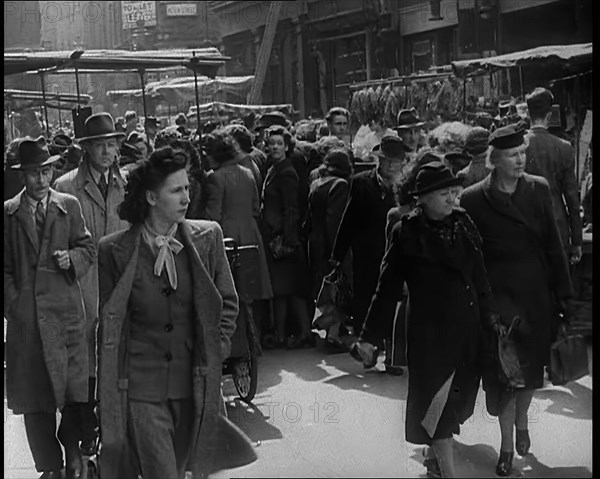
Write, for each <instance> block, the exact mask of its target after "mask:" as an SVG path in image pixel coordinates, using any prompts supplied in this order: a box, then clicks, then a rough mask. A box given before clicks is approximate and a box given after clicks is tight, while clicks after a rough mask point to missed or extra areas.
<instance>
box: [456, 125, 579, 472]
mask: <svg viewBox="0 0 600 479" xmlns="http://www.w3.org/2000/svg"><path fill="white" fill-rule="evenodd" d="M489 143H490V149H489V153H488V164H489V166H490V167H491V168H493V171H492V173H491V174H490V175H489V176H487V177H486V178H485V179H484V180H482V181H480V182H479V183H476V184H474V185H472V186H470V187H469V188H467V189H465V190H464V192H463V193H462V196H461V201H460V203H461V206H463V207H464V208H465V210H466V211H467V213H468V214H469V215H470V216H471V218H472V219H473V221H474V222H475V225H476V226H477V228H478V229H479V231H480V233H481V236H482V238H483V254H484V258H485V264H486V269H487V272H488V277H489V280H490V284H491V286H492V291H493V292H494V298H495V300H496V302H497V305H498V310H499V311H498V312H499V313H500V314H501V316H502V323H503V326H505V327H506V326H507V325H508V324H509V323H510V322H511V321H512V319H513V318H514V317H515V316H519V317H520V318H521V319H520V322H519V323H518V325H517V326H516V328H515V329H514V335H512V336H511V337H512V339H514V341H515V343H516V346H517V354H518V357H519V362H520V364H521V368H522V374H523V379H524V381H523V383H522V385H521V386H520V387H512V386H510V385H509V383H508V381H507V380H506V379H505V380H500V378H499V375H498V371H499V368H498V362H497V358H496V357H495V356H494V354H493V351H494V348H493V347H492V345H493V344H494V343H493V342H490V355H489V356H488V361H487V364H485V365H484V373H483V375H482V377H483V387H484V390H485V392H486V406H487V409H488V412H489V413H490V414H491V415H493V416H498V418H499V422H500V433H501V436H502V440H501V445H500V458H499V460H498V465H497V466H496V474H498V475H500V476H507V475H509V474H510V473H511V468H512V460H513V456H514V452H513V451H514V449H515V448H516V451H517V453H518V454H519V455H520V456H524V455H526V454H527V453H528V452H529V448H530V445H531V441H530V438H529V433H528V427H527V411H528V409H529V405H530V404H531V400H532V398H533V394H534V391H535V390H536V389H538V388H541V387H542V386H543V380H544V366H545V365H546V364H548V359H549V356H550V354H549V352H550V345H551V343H552V341H553V340H554V337H555V335H556V331H557V327H558V319H559V317H561V315H560V313H563V315H564V314H566V312H567V311H566V310H567V305H568V302H567V301H568V299H569V298H570V297H571V294H572V287H571V281H570V277H569V270H568V266H567V258H566V256H565V253H564V250H563V247H562V243H561V239H560V235H559V232H558V229H557V226H556V219H555V216H554V212H553V209H552V200H551V197H550V188H549V186H548V182H547V181H546V180H545V179H544V178H542V177H540V176H533V175H528V174H526V173H525V172H524V171H525V149H526V147H527V145H526V143H525V141H524V138H523V131H522V130H519V129H517V128H516V127H514V126H507V127H502V128H499V129H498V130H495V131H494V132H493V133H492V134H491V135H490V140H489ZM495 349H496V350H497V346H496V348H495ZM515 429H516V431H515ZM515 432H516V444H515V442H514V440H513V435H514V433H515ZM513 445H514V446H513Z"/></svg>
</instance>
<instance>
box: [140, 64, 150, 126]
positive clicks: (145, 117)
mask: <svg viewBox="0 0 600 479" xmlns="http://www.w3.org/2000/svg"><path fill="white" fill-rule="evenodd" d="M138 72H139V74H140V80H141V83H142V104H143V107H144V131H145V130H146V125H147V123H146V120H147V119H148V113H147V112H146V85H145V84H144V69H141V70H138Z"/></svg>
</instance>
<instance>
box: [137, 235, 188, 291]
mask: <svg viewBox="0 0 600 479" xmlns="http://www.w3.org/2000/svg"><path fill="white" fill-rule="evenodd" d="M176 231H177V225H176V224H175V225H173V227H172V228H171V230H170V231H169V232H168V233H167V234H166V235H164V236H163V235H159V234H156V232H155V231H153V230H152V229H150V227H149V226H148V225H145V229H144V231H143V234H144V237H145V239H146V242H147V243H148V244H149V245H150V246H151V247H152V249H153V250H156V249H158V255H157V256H156V261H155V263H154V274H155V275H156V276H160V275H161V274H162V271H163V268H165V269H166V270H167V277H168V278H169V284H170V285H171V288H173V289H174V290H176V289H177V269H176V268H175V257H174V256H173V253H175V254H179V252H180V251H181V250H182V249H183V245H182V244H181V243H180V242H179V241H177V240H176V239H175V232H176Z"/></svg>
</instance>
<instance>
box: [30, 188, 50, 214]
mask: <svg viewBox="0 0 600 479" xmlns="http://www.w3.org/2000/svg"><path fill="white" fill-rule="evenodd" d="M24 196H25V201H27V204H28V205H29V208H30V209H32V210H33V211H34V212H35V210H36V208H37V205H38V203H39V202H40V201H41V202H42V205H44V209H47V208H48V196H49V194H48V195H46V196H44V197H43V198H42V199H41V200H40V201H38V200H34V199H33V198H32V197H31V196H29V195H28V194H27V190H25V195H24Z"/></svg>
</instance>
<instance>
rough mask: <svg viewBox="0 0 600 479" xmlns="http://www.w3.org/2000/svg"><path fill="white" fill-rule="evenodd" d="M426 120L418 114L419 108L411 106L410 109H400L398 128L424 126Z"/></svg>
mask: <svg viewBox="0 0 600 479" xmlns="http://www.w3.org/2000/svg"><path fill="white" fill-rule="evenodd" d="M424 124H425V122H424V121H421V120H420V119H419V117H418V116H417V110H415V109H414V108H411V109H410V110H400V112H399V113H398V126H397V127H396V130H400V129H403V128H417V127H419V126H423V125H424Z"/></svg>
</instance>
